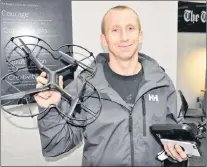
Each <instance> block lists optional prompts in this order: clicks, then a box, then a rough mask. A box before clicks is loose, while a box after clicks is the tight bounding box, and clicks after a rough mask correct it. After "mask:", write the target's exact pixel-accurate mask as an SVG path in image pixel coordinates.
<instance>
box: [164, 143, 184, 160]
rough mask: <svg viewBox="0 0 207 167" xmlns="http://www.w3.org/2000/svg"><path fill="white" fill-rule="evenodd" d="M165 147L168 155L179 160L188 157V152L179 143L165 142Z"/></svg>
mask: <svg viewBox="0 0 207 167" xmlns="http://www.w3.org/2000/svg"><path fill="white" fill-rule="evenodd" d="M164 149H165V151H166V152H167V154H168V156H170V157H171V158H173V159H174V160H177V161H179V162H182V161H186V160H187V159H188V156H187V154H186V153H185V151H183V149H182V148H181V147H180V146H179V145H173V144H165V145H164Z"/></svg>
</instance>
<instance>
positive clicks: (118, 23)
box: [35, 6, 187, 166]
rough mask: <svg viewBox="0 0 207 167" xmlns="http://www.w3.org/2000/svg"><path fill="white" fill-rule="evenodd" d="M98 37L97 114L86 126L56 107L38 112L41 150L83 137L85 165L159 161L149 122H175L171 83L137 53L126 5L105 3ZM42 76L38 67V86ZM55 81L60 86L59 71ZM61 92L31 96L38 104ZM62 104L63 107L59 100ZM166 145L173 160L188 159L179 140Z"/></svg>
mask: <svg viewBox="0 0 207 167" xmlns="http://www.w3.org/2000/svg"><path fill="white" fill-rule="evenodd" d="M100 38H101V42H102V44H103V46H104V47H106V48H107V49H108V52H109V53H108V54H106V53H105V54H104V53H102V54H99V55H98V56H97V58H96V61H97V72H96V74H95V76H94V77H93V78H92V79H91V80H90V83H92V84H94V83H95V86H96V88H97V89H98V90H99V91H100V93H101V94H102V95H103V94H104V99H103V105H102V111H101V114H100V115H99V117H98V118H97V120H96V121H94V122H93V123H92V124H90V125H88V126H87V127H85V128H81V127H75V126H72V125H70V124H68V123H67V122H66V121H65V119H63V118H62V117H61V116H60V114H59V113H58V112H57V110H56V109H55V108H52V109H51V110H50V111H49V112H47V113H46V114H41V115H40V116H38V126H39V131H40V136H41V143H42V151H43V155H44V156H51V157H52V156H58V155H60V154H62V153H64V152H67V151H69V150H71V149H72V148H74V147H75V146H76V145H77V144H79V143H80V142H81V141H82V139H83V138H84V144H85V145H84V150H83V159H82V164H83V165H84V166H139V165H140V166H150V165H152V166H161V163H160V162H159V161H157V160H156V159H155V157H156V155H157V153H158V152H160V151H161V147H160V146H159V144H158V143H157V142H156V141H155V140H154V138H153V137H152V135H151V134H150V132H149V126H150V125H152V124H155V123H166V122H173V121H174V123H175V119H176V116H177V114H176V91H175V88H174V86H173V83H172V81H171V80H170V78H169V77H168V76H167V74H166V73H165V72H164V71H163V70H162V68H161V67H160V66H159V65H158V63H157V62H156V61H155V60H153V59H152V58H150V57H148V56H146V55H144V54H140V53H138V48H139V44H140V43H141V42H142V31H141V24H140V19H139V17H138V15H137V14H136V13H135V12H134V11H133V10H132V9H131V8H129V7H126V6H116V7H114V8H112V9H110V10H109V11H108V12H107V13H106V14H105V16H104V18H103V21H102V34H101V37H100ZM45 76H46V74H45V73H44V72H43V73H41V75H40V76H39V77H37V82H38V84H37V87H40V86H42V85H43V84H46V83H47V82H48V81H47V79H45ZM79 82H80V80H79V81H78V79H75V80H74V81H73V82H72V83H71V84H69V85H68V86H67V87H66V88H65V89H66V90H67V91H68V92H70V91H71V90H72V89H73V90H74V89H75V88H77V87H78V85H79V84H78V83H79ZM59 84H60V86H61V87H63V82H62V77H60V79H59ZM103 90H104V91H103ZM60 98H61V95H60V93H59V92H56V91H47V92H41V93H39V94H38V95H36V96H35V100H36V101H37V103H38V104H39V106H40V107H42V108H46V107H48V106H49V105H50V104H59V103H60V104H61V102H60ZM89 99H90V98H89ZM90 101H91V102H90V104H88V105H89V106H90V107H91V106H92V107H95V106H96V105H95V104H96V103H95V102H96V101H95V100H93V99H91V100H90ZM90 107H89V108H90ZM62 109H63V110H64V111H65V112H67V110H68V108H67V107H66V106H63V105H62ZM173 118H174V119H173ZM165 151H166V152H167V154H168V155H169V156H170V157H171V158H172V159H174V160H175V161H176V162H178V161H180V162H182V161H185V160H186V159H187V155H186V154H185V152H184V151H183V150H182V149H181V147H180V146H177V145H176V146H172V145H171V144H168V145H165Z"/></svg>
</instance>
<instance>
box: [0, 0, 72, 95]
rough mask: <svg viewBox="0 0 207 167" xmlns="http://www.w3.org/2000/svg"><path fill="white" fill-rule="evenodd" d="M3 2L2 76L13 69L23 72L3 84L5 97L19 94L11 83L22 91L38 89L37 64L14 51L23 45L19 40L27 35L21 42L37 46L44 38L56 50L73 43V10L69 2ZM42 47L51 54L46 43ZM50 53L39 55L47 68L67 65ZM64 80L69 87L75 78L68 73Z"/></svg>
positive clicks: (64, 74) (17, 0)
mask: <svg viewBox="0 0 207 167" xmlns="http://www.w3.org/2000/svg"><path fill="white" fill-rule="evenodd" d="M0 3H1V11H0V12H1V77H3V76H5V75H6V74H7V73H9V72H10V71H14V66H15V67H17V68H19V69H20V70H18V72H15V73H13V74H11V75H9V76H8V77H7V78H6V79H5V80H6V81H7V82H2V83H1V95H4V94H10V93H13V92H15V91H16V90H15V89H14V88H13V87H12V86H11V85H10V84H8V83H11V84H12V85H14V86H15V87H16V88H17V89H19V90H20V91H23V90H28V89H32V88H35V87H36V77H37V76H38V75H39V74H40V71H39V70H38V69H37V68H36V66H35V65H34V64H32V63H30V64H29V65H28V62H27V60H26V59H25V58H21V57H20V56H21V53H20V51H18V48H17V49H15V47H17V46H19V45H20V44H19V41H18V39H17V38H16V37H18V36H21V37H22V36H24V37H22V39H23V40H24V42H25V43H27V44H31V43H32V44H38V45H39V44H40V43H39V42H40V40H39V39H43V40H44V41H46V42H47V43H48V44H49V46H51V47H52V48H54V49H57V48H58V47H60V46H61V45H64V44H66V43H67V44H72V43H73V38H72V9H71V1H70V0H61V1H57V0H38V1H37V0H15V1H13V0H1V2H0ZM8 41H10V42H9V43H8ZM41 46H44V47H45V48H47V49H48V50H49V51H51V49H50V48H49V47H48V46H47V45H46V43H44V42H42V43H41ZM30 49H32V50H33V52H34V54H35V53H38V52H40V51H39V50H38V48H37V47H36V48H34V47H33V46H31V47H30ZM35 49H36V50H35ZM49 51H46V50H41V52H40V53H39V55H38V56H39V57H38V59H39V60H40V61H41V62H42V63H43V64H44V65H46V66H47V67H49V68H50V69H54V70H55V69H58V68H61V67H63V66H65V65H66V64H65V63H64V62H61V61H57V60H56V59H54V58H53V57H52V56H51V55H50V53H49ZM17 57H20V58H17ZM8 58H9V59H12V60H13V61H11V64H8V63H7V61H6V60H7V59H8ZM15 58H16V59H15ZM23 67H27V68H23ZM21 68H22V69H21ZM63 78H64V84H65V85H67V84H68V83H70V82H71V80H73V79H74V73H73V72H71V71H69V70H68V71H65V72H64V73H63Z"/></svg>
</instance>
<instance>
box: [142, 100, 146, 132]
mask: <svg viewBox="0 0 207 167" xmlns="http://www.w3.org/2000/svg"><path fill="white" fill-rule="evenodd" d="M142 117H143V136H146V106H145V100H144V96H142Z"/></svg>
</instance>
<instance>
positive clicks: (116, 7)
mask: <svg viewBox="0 0 207 167" xmlns="http://www.w3.org/2000/svg"><path fill="white" fill-rule="evenodd" d="M112 10H131V11H132V12H134V13H135V14H136V16H137V22H138V26H139V31H141V23H140V18H139V16H138V14H137V13H136V12H135V11H134V10H133V9H132V8H130V7H128V6H124V5H118V6H115V7H113V8H111V9H109V10H108V11H107V12H106V14H105V15H104V17H103V19H102V22H101V33H102V34H105V18H106V16H107V14H108V13H109V12H110V11H112Z"/></svg>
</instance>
